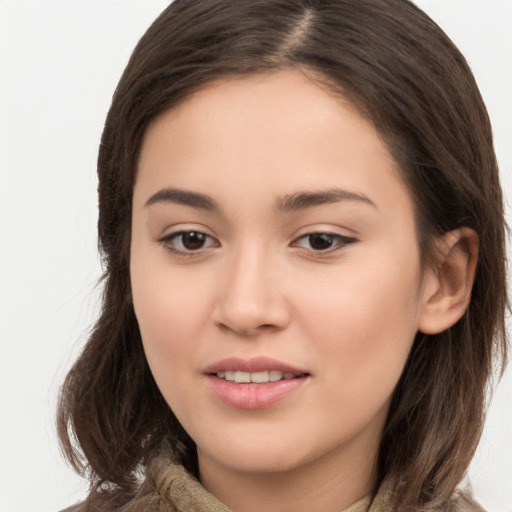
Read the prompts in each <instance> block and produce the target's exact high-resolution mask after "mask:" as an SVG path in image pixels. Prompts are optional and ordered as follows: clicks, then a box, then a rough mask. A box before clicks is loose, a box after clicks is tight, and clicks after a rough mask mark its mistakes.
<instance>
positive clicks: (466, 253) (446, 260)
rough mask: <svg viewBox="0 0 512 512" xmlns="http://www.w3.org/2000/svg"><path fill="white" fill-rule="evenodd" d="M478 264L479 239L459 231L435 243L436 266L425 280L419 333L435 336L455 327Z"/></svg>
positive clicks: (464, 228)
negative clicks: (436, 253) (436, 249)
mask: <svg viewBox="0 0 512 512" xmlns="http://www.w3.org/2000/svg"><path fill="white" fill-rule="evenodd" d="M477 261H478V235H477V233H476V232H475V230H473V229H471V228H468V227H462V228H459V229H455V230H454V231H450V232H449V233H446V234H445V235H443V236H442V237H441V239H440V240H439V242H438V262H439V264H438V266H437V268H436V269H432V270H427V272H426V274H425V277H424V287H423V301H422V307H421V311H420V317H419V322H418V330H419V331H421V332H422V333H424V334H438V333H440V332H442V331H444V330H446V329H448V328H449V327H451V326H452V325H453V324H455V323H456V322H457V321H458V320H459V319H460V318H461V317H462V315H463V314H464V312H465V311H466V309H467V307H468V305H469V301H470V299H471V290H472V288H473V282H474V280H475V272H476V265H477Z"/></svg>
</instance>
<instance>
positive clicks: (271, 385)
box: [203, 357, 312, 410]
mask: <svg viewBox="0 0 512 512" xmlns="http://www.w3.org/2000/svg"><path fill="white" fill-rule="evenodd" d="M203 373H204V374H205V376H206V382H207V383H208V387H209V389H210V391H211V392H212V395H211V396H212V397H213V398H214V399H215V400H216V401H217V400H218V401H220V402H221V403H222V404H223V405H227V406H229V407H231V408H235V409H250V410H255V409H266V408H268V407H272V406H275V405H277V404H278V403H280V402H282V401H284V400H285V399H286V400H288V399H291V398H292V397H293V396H295V395H296V393H299V392H300V390H301V389H306V388H307V387H308V386H309V384H310V381H311V377H312V375H311V374H310V373H309V372H308V371H306V370H305V369H303V368H297V367H295V366H291V365H289V364H288V363H284V362H283V361H278V360H276V359H272V358H269V357H256V358H252V359H242V358H237V357H230V358H227V359H223V360H222V361H217V362H216V363H213V364H211V365H209V366H207V367H206V368H205V369H204V370H203Z"/></svg>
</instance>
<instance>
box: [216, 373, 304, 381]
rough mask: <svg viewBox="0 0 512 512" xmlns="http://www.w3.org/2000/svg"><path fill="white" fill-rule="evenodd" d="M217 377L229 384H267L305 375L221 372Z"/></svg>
mask: <svg viewBox="0 0 512 512" xmlns="http://www.w3.org/2000/svg"><path fill="white" fill-rule="evenodd" d="M215 375H216V376H217V377H218V378H219V379H224V380H227V381H229V382H236V383H237V384H243V383H246V384H249V383H255V384H267V383H268V382H278V381H280V380H290V379H296V378H299V377H302V376H303V375H304V374H295V373H288V372H280V371H277V370H265V371H261V372H242V371H225V372H223V371H220V372H217V373H216V374H215Z"/></svg>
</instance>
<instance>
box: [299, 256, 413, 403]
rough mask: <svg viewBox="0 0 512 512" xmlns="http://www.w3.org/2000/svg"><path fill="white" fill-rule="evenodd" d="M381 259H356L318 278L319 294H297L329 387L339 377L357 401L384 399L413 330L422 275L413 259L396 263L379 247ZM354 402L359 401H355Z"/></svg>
mask: <svg viewBox="0 0 512 512" xmlns="http://www.w3.org/2000/svg"><path fill="white" fill-rule="evenodd" d="M379 254H380V256H381V257H380V258H379V260H377V261H376V260H375V259H374V258H368V260H366V261H365V259H364V258H359V259H358V260H357V261H354V263H353V264H352V263H351V264H350V265H349V264H347V266H346V267H345V269H344V273H343V275H340V273H339V272H332V275H330V276H326V278H327V279H326V281H325V282H324V281H318V280H317V281H316V289H317V290H318V293H316V294H314V295H312V294H311V290H312V289H315V288H314V287H312V286H310V285H309V286H308V284H307V283H304V286H303V288H304V289H306V290H308V291H309V293H307V294H306V293H305V294H303V295H302V297H301V308H302V310H303V311H304V314H303V315H301V316H302V318H303V321H304V327H305V329H307V331H308V332H309V338H312V339H316V344H317V349H318V350H321V351H322V352H323V353H322V359H323V360H324V361H325V364H326V365H327V368H328V371H326V372H325V374H324V375H325V376H326V379H329V381H330V385H331V386H332V387H333V388H336V386H338V387H339V386H340V381H343V383H344V386H345V389H347V390H349V392H350V393H351V394H352V395H353V397H354V398H356V399H359V398H360V399H364V400H368V397H369V396H371V395H372V393H373V394H374V395H375V397H376V398H377V397H380V398H379V400H382V399H384V398H385V397H386V396H388V395H389V394H390V393H392V391H393V389H394V386H395V385H396V382H397V381H398V379H399V378H400V375H401V373H402V370H403V367H404V365H405V362H406V360H407V357H408V354H409V352H410V349H411V347H412V343H413V341H414V337H415V335H416V332H417V322H418V317H419V310H420V305H421V279H420V272H419V266H418V264H417V263H416V262H417V260H416V259H414V258H412V259H410V260H408V259H407V258H405V259H404V260H402V261H401V262H396V261H395V260H396V254H395V252H394V251H392V250H390V251H388V252H387V253H386V252H385V251H381V252H380V253H379ZM356 401H357V400H356Z"/></svg>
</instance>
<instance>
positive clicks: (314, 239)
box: [308, 233, 334, 251]
mask: <svg viewBox="0 0 512 512" xmlns="http://www.w3.org/2000/svg"><path fill="white" fill-rule="evenodd" d="M333 238H334V237H333V236H331V235H328V234H327V233H313V234H311V235H308V242H309V246H310V247H311V249H313V250H315V251H325V250H326V249H330V248H331V247H332V245H333V243H334V241H333Z"/></svg>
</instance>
